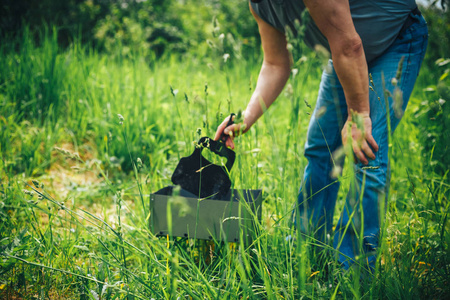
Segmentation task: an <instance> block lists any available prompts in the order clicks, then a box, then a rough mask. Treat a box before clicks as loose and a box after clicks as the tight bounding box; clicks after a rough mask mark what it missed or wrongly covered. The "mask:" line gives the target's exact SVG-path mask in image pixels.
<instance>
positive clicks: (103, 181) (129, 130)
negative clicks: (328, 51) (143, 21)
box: [0, 33, 450, 299]
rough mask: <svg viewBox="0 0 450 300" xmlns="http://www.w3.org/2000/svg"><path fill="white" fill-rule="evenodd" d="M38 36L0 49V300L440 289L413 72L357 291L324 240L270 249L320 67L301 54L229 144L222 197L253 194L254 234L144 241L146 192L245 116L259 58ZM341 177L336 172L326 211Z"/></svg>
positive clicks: (439, 213)
mask: <svg viewBox="0 0 450 300" xmlns="http://www.w3.org/2000/svg"><path fill="white" fill-rule="evenodd" d="M42 41H43V42H42V44H41V45H40V46H36V45H34V44H33V43H32V42H30V38H29V36H28V35H27V33H25V34H24V36H23V37H22V38H19V39H17V40H12V41H11V43H5V44H3V43H2V45H0V54H1V59H0V69H1V70H2V72H1V73H0V126H1V131H0V149H1V158H2V159H1V162H0V180H1V185H0V197H1V198H0V218H1V223H0V296H1V298H5V299H16V298H25V299H36V298H38V299H41V298H51V299H53V298H54V299H65V298H73V299H78V298H81V299H124V298H127V299H150V298H154V299H162V298H173V299H177V298H178V297H180V299H186V298H188V299H191V298H192V299H227V298H228V299H235V298H243V299H247V298H249V299H259V298H261V299H267V298H268V299H280V298H289V299H298V298H301V297H304V298H307V299H309V298H311V299H318V298H320V299H322V298H325V299H329V298H333V299H334V298H338V299H341V298H345V299H347V298H350V299H353V298H363V299H369V298H383V299H385V298H387V299H401V298H402V299H413V298H422V299H431V298H433V299H445V298H447V297H448V296H449V295H450V288H449V286H450V282H449V278H450V257H449V252H448V246H449V243H450V235H449V226H450V225H449V224H450V222H449V221H448V218H449V216H448V212H449V201H448V196H449V188H450V187H449V185H448V181H446V180H445V179H444V178H442V177H440V176H438V175H436V174H433V173H431V172H429V171H427V170H429V169H428V168H427V165H428V164H429V163H430V155H429V154H427V153H423V152H422V148H421V147H420V139H419V135H420V132H419V131H418V129H417V128H416V127H415V125H414V123H413V122H412V121H413V120H414V113H415V112H416V111H417V110H418V109H419V108H420V103H421V102H422V100H423V99H424V98H425V97H427V95H426V94H425V92H423V89H424V88H425V87H426V86H427V85H428V84H429V83H427V82H426V74H424V73H422V74H421V78H419V81H418V86H417V87H416V89H415V91H414V94H413V96H412V99H411V102H410V103H411V104H410V106H409V109H408V110H407V112H406V114H405V116H404V120H403V121H402V123H401V125H400V126H399V127H398V129H397V130H396V134H395V136H394V137H393V139H392V151H391V161H392V180H391V192H390V196H389V201H388V207H387V208H386V210H387V217H386V220H385V223H384V227H383V233H384V237H383V243H382V245H381V247H380V249H379V252H380V255H379V257H380V261H379V264H378V267H377V270H376V274H375V276H374V278H373V280H372V281H365V280H363V279H362V280H359V279H358V278H359V277H360V275H359V273H360V272H361V268H356V269H355V270H354V271H350V272H342V271H341V270H340V269H339V267H338V266H337V264H336V261H335V259H334V257H335V252H334V250H333V249H332V248H330V247H329V246H327V245H322V244H318V243H317V241H315V240H314V239H312V238H311V237H304V236H298V239H297V240H296V241H286V240H285V237H286V236H287V235H289V234H293V231H292V229H291V228H290V227H289V218H290V213H291V208H292V205H293V204H294V202H295V200H296V198H297V193H298V188H299V185H300V178H301V175H302V172H303V169H304V167H305V164H306V162H305V159H304V158H303V156H302V154H303V145H304V142H305V138H306V128H307V124H308V121H309V116H310V113H311V112H312V110H311V108H310V106H312V107H313V106H314V103H315V98H316V97H317V89H318V83H319V80H320V74H321V68H320V59H318V58H315V57H314V56H313V55H312V54H308V55H307V56H306V57H307V59H306V61H303V62H301V63H300V66H299V73H298V74H297V75H296V77H295V78H293V79H291V81H290V87H288V88H287V89H285V91H284V92H283V94H282V95H281V97H280V99H279V100H278V101H277V102H276V104H275V105H274V106H273V107H272V108H271V109H270V110H269V111H267V112H266V114H265V115H264V117H263V118H262V119H261V120H260V121H259V122H258V124H257V125H256V126H255V127H253V128H252V129H251V130H250V131H249V132H248V133H247V134H246V135H244V136H242V137H240V138H239V139H237V140H236V142H237V149H236V155H237V160H236V163H235V166H234V167H233V169H232V171H231V178H232V182H233V187H235V188H244V189H262V190H263V197H264V203H263V215H262V222H261V224H260V225H259V227H258V230H259V231H260V234H259V236H258V238H257V239H256V240H255V242H254V243H252V244H251V245H248V246H245V245H241V244H220V243H211V242H206V241H195V240H187V239H181V238H178V239H173V238H171V239H166V238H156V237H155V236H154V234H153V233H152V232H150V230H149V228H148V217H149V195H150V194H151V193H152V192H155V191H157V190H158V189H160V188H162V187H164V186H167V185H170V184H171V182H170V176H171V174H172V172H173V170H174V169H175V166H176V164H177V163H178V161H179V159H180V158H181V157H183V156H186V155H188V154H190V153H191V152H192V151H193V142H194V141H196V140H197V139H198V137H199V136H200V135H202V136H203V135H208V136H213V135H214V132H215V128H216V127H217V125H218V124H219V122H221V121H222V119H223V118H224V117H225V116H226V115H228V114H229V113H230V112H231V111H233V112H237V111H239V110H242V109H244V108H245V105H246V103H247V101H248V99H249V97H250V95H251V93H252V89H253V87H254V85H255V82H256V79H257V75H258V71H259V64H260V61H261V58H260V57H258V56H255V57H253V58H252V59H250V60H243V59H241V60H237V59H236V58H235V56H233V55H231V58H230V59H229V60H228V61H227V62H226V63H225V62H224V61H223V59H222V55H223V53H221V52H220V50H215V51H216V52H212V53H209V54H210V55H208V56H203V55H202V56H200V55H199V56H195V55H194V54H189V55H186V56H180V57H173V56H168V57H164V58H162V59H161V60H158V61H155V60H152V59H150V58H148V57H147V58H144V57H142V56H141V55H140V54H139V53H137V54H135V55H134V56H130V57H127V58H121V57H120V56H119V57H114V58H111V57H108V56H105V55H101V54H98V53H96V52H95V51H93V50H91V49H89V48H85V47H82V46H80V45H79V44H77V43H74V44H73V46H71V47H70V48H69V49H65V50H62V49H60V48H59V47H58V46H57V36H56V34H47V35H45V36H44V37H43V38H42ZM249 56H251V55H249ZM119 114H120V115H121V116H123V120H122V119H120V118H119V116H118V115H119ZM121 123H122V124H121ZM199 132H201V133H200V134H199ZM138 158H139V159H140V160H141V161H142V165H141V164H140V163H138ZM349 177H351V176H350V175H348V172H344V176H342V178H340V180H342V182H343V189H341V192H340V194H339V199H338V203H339V205H338V212H336V217H337V216H338V213H339V212H340V210H341V209H342V205H343V200H344V190H345V188H346V187H347V188H348V186H349V181H350V180H349ZM33 180H34V181H33ZM314 245H316V246H317V247H313V246H314ZM317 250H323V251H317Z"/></svg>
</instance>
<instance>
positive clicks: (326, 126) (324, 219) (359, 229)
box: [295, 15, 428, 269]
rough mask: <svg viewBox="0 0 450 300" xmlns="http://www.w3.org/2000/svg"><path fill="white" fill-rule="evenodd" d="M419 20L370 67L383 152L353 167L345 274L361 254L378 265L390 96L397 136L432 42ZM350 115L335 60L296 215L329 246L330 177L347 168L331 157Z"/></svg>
mask: <svg viewBox="0 0 450 300" xmlns="http://www.w3.org/2000/svg"><path fill="white" fill-rule="evenodd" d="M412 16H413V15H412ZM414 18H415V22H414V23H413V24H412V25H411V26H410V27H408V28H407V29H405V30H404V31H403V32H402V33H400V35H399V36H398V37H397V39H396V40H395V42H394V43H393V44H392V45H391V46H390V47H389V48H388V49H387V50H386V51H385V52H384V53H383V54H382V55H381V56H380V57H378V58H376V59H375V60H373V61H372V62H370V63H369V64H368V69H369V73H370V74H371V78H372V80H373V82H372V81H371V86H372V87H373V90H372V89H370V91H369V98H370V117H371V119H372V126H373V129H372V134H373V137H374V139H375V141H376V142H377V144H378V146H379V150H378V152H375V155H376V158H375V159H374V160H370V161H369V165H368V166H365V165H363V164H361V163H355V164H354V173H355V176H354V180H352V183H351V184H350V185H351V187H350V190H349V192H348V194H347V197H346V203H345V207H344V209H343V212H342V215H341V217H340V220H339V222H338V223H337V225H336V228H335V232H334V239H333V243H334V248H335V249H336V250H337V251H336V253H338V254H339V257H338V260H339V261H340V262H341V263H342V264H343V267H344V268H345V269H348V268H349V267H350V265H351V264H352V263H353V262H355V261H354V259H355V257H356V256H359V255H364V257H365V260H364V261H365V262H366V263H367V264H368V267H370V268H373V267H374V265H375V261H376V249H377V246H378V239H379V234H380V218H384V217H385V216H384V214H383V212H384V210H383V209H380V208H382V207H385V204H386V199H387V195H388V185H389V177H390V172H389V158H388V150H389V146H388V122H387V116H388V114H387V110H386V97H387V102H388V104H389V120H390V127H391V133H393V132H394V130H395V128H396V127H397V125H398V124H399V122H400V119H401V117H402V115H403V112H404V110H405V109H406V106H407V104H408V100H409V97H410V95H411V92H412V90H413V87H414V83H415V81H416V78H417V75H418V73H419V69H420V65H421V63H422V60H423V57H424V54H425V50H426V47H427V42H428V30H427V25H426V22H425V20H424V19H423V17H422V16H414ZM401 61H402V62H403V63H401ZM399 67H400V68H401V76H400V77H399V78H398V80H397V83H395V80H392V79H393V78H396V76H397V70H398V69H399ZM383 76H384V82H383ZM399 91H400V92H401V94H400V93H399ZM385 95H386V96H385ZM395 95H396V96H395ZM394 98H395V100H394ZM347 115H348V113H347V103H346V101H345V97H344V91H343V89H342V86H341V84H340V83H339V80H338V78H337V76H336V72H335V71H334V68H333V62H332V61H331V60H330V62H329V65H328V68H327V69H326V70H325V71H324V72H323V75H322V81H321V84H320V89H319V95H318V99H317V104H316V107H315V110H314V113H313V115H312V117H311V120H310V123H309V128H308V136H307V141H306V145H305V156H306V158H307V159H308V164H307V166H306V169H305V172H304V177H303V182H302V186H301V188H300V192H299V196H298V207H297V208H296V211H295V215H296V217H295V223H296V225H297V226H298V228H299V230H301V231H302V232H303V233H307V234H310V235H314V236H315V237H316V238H318V239H319V240H321V241H324V242H327V241H326V239H327V238H326V237H327V234H329V233H331V230H332V221H333V214H334V209H335V205H336V199H337V194H338V189H339V181H338V180H337V179H336V178H335V177H333V176H331V173H332V171H333V168H334V167H335V166H341V165H342V164H343V159H341V160H340V161H336V159H333V158H332V155H331V154H332V153H334V152H335V151H336V150H337V149H339V148H340V147H341V146H342V141H341V130H342V127H343V125H344V123H345V121H346V119H347ZM360 200H361V201H362V203H361V201H360ZM360 237H363V238H362V240H361V239H360Z"/></svg>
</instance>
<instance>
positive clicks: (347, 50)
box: [330, 35, 364, 57]
mask: <svg viewBox="0 0 450 300" xmlns="http://www.w3.org/2000/svg"><path fill="white" fill-rule="evenodd" d="M330 47H331V52H332V54H333V55H339V56H344V57H355V56H360V55H362V54H363V53H364V49H363V44H362V41H361V38H360V37H359V35H355V36H353V37H351V38H347V39H336V41H334V42H333V43H331V42H330Z"/></svg>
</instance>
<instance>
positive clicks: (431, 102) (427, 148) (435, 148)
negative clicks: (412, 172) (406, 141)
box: [416, 59, 450, 182]
mask: <svg viewBox="0 0 450 300" xmlns="http://www.w3.org/2000/svg"><path fill="white" fill-rule="evenodd" d="M436 65H437V66H438V67H439V69H438V70H440V73H439V74H441V76H440V78H439V79H438V81H437V83H436V84H435V85H430V86H428V87H427V88H426V90H425V91H426V94H425V96H426V97H427V98H426V100H424V101H423V102H422V103H421V107H420V109H419V110H418V111H417V114H416V118H417V126H418V128H419V129H420V131H421V135H420V140H421V142H422V144H423V150H424V155H425V156H426V157H427V158H428V159H429V166H430V170H432V171H434V172H435V173H437V174H438V175H439V176H445V177H446V180H447V182H450V176H449V175H450V174H448V171H449V166H450V156H449V155H448V154H449V152H450V145H449V142H448V141H449V139H450V76H449V75H450V68H449V65H450V59H439V60H437V61H436ZM442 71H443V72H442Z"/></svg>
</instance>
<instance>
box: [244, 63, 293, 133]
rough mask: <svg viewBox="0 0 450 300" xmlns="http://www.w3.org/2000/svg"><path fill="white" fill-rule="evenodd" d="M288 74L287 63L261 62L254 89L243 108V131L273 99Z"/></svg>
mask: <svg viewBox="0 0 450 300" xmlns="http://www.w3.org/2000/svg"><path fill="white" fill-rule="evenodd" d="M289 74H290V66H289V65H273V64H269V63H266V62H264V63H263V65H262V67H261V72H260V74H259V77H258V82H257V84H256V88H255V91H254V92H253V95H252V97H251V99H250V102H249V103H248V105H247V108H246V110H245V116H244V124H245V126H246V129H245V131H247V130H248V129H249V128H250V127H251V126H252V125H253V124H254V123H255V122H256V121H257V120H258V119H259V118H260V117H261V115H262V114H263V113H264V111H265V110H266V109H267V108H269V106H270V105H271V104H272V103H273V102H274V101H275V99H276V98H277V97H278V95H279V94H280V93H281V91H282V90H283V87H284V86H285V84H286V82H287V80H288V79H289Z"/></svg>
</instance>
